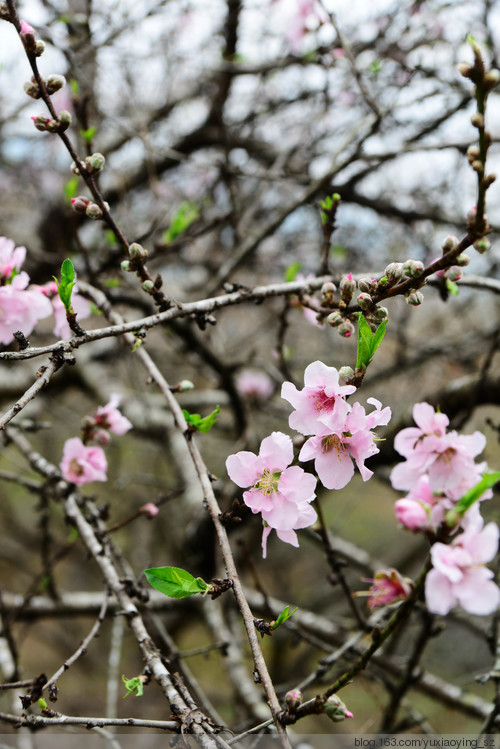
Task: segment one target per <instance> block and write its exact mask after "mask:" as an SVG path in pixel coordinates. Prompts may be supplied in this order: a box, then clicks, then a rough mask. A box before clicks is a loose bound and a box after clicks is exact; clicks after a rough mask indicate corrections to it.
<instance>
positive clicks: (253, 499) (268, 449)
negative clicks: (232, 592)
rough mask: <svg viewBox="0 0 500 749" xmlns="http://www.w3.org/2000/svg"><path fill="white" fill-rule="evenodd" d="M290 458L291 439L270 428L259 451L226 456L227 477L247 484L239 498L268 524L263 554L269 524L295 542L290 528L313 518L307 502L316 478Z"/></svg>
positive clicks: (311, 498)
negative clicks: (271, 431)
mask: <svg viewBox="0 0 500 749" xmlns="http://www.w3.org/2000/svg"><path fill="white" fill-rule="evenodd" d="M292 460H293V445H292V440H291V439H290V437H288V436H287V435H286V434H283V433H282V432H273V433H272V434H271V435H270V436H269V437H266V438H265V439H263V440H262V443H261V446H260V450H259V454H258V455H255V454H254V453H252V452H249V451H246V450H242V451H241V452H238V453H235V454H234V455H230V456H229V457H228V458H227V460H226V469H227V472H228V474H229V477H230V478H231V480H232V481H234V483H235V484H237V486H241V487H242V488H246V487H250V488H249V490H248V491H246V492H243V500H244V502H245V504H246V505H247V506H248V507H250V509H251V510H252V512H253V513H254V514H255V513H258V512H260V513H261V514H262V519H263V520H264V521H265V523H266V524H267V526H268V528H269V529H268V528H267V527H265V528H264V534H263V539H262V545H263V552H264V556H265V550H266V541H267V537H268V535H269V533H270V529H271V528H273V529H274V530H276V531H277V532H278V536H279V538H281V540H282V541H286V542H287V543H291V544H293V545H298V543H297V537H296V534H295V532H294V531H293V529H294V528H304V527H306V526H307V525H311V524H312V523H313V522H314V521H315V520H316V512H315V511H314V510H313V509H312V507H310V506H309V503H310V502H312V500H313V499H314V497H315V494H314V489H315V486H316V479H315V478H314V476H312V475H311V474H309V473H305V471H303V469H302V468H299V467H298V466H290V463H291V462H292Z"/></svg>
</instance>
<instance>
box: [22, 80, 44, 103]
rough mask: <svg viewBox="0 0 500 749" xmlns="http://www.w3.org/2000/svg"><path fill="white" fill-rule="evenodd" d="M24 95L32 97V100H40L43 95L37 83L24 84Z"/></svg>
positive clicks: (27, 82)
mask: <svg viewBox="0 0 500 749" xmlns="http://www.w3.org/2000/svg"><path fill="white" fill-rule="evenodd" d="M24 93H25V94H26V95H27V96H31V98H32V99H39V98H40V96H41V95H42V94H41V91H40V88H39V86H38V83H37V82H36V81H26V83H25V84H24Z"/></svg>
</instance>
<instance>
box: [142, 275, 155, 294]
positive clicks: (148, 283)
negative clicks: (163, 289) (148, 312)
mask: <svg viewBox="0 0 500 749" xmlns="http://www.w3.org/2000/svg"><path fill="white" fill-rule="evenodd" d="M154 287H155V285H154V283H153V282H152V281H150V280H149V278H148V279H146V281H143V284H142V288H143V289H144V291H147V292H148V294H150V293H151V292H152V291H153V290H154Z"/></svg>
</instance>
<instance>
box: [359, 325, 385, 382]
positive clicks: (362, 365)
mask: <svg viewBox="0 0 500 749" xmlns="http://www.w3.org/2000/svg"><path fill="white" fill-rule="evenodd" d="M386 325H387V322H386V321H385V320H384V322H382V323H380V325H379V326H378V328H377V330H376V331H375V333H372V331H371V328H370V326H369V325H368V323H367V322H366V320H365V318H364V316H363V315H362V314H360V315H359V318H358V354H357V358H356V369H360V370H362V371H364V370H366V367H367V366H368V365H369V363H370V362H371V360H372V357H373V354H374V353H375V351H376V350H377V349H378V347H379V346H380V344H381V343H382V341H383V339H384V336H385V329H386Z"/></svg>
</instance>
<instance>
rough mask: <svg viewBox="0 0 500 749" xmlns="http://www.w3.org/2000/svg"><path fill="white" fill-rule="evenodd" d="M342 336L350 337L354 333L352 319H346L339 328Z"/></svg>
mask: <svg viewBox="0 0 500 749" xmlns="http://www.w3.org/2000/svg"><path fill="white" fill-rule="evenodd" d="M337 330H338V332H339V333H340V335H341V336H342V338H350V337H351V336H352V334H353V333H354V325H353V324H352V322H351V321H350V320H344V322H343V323H342V325H339V327H338V328H337Z"/></svg>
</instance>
